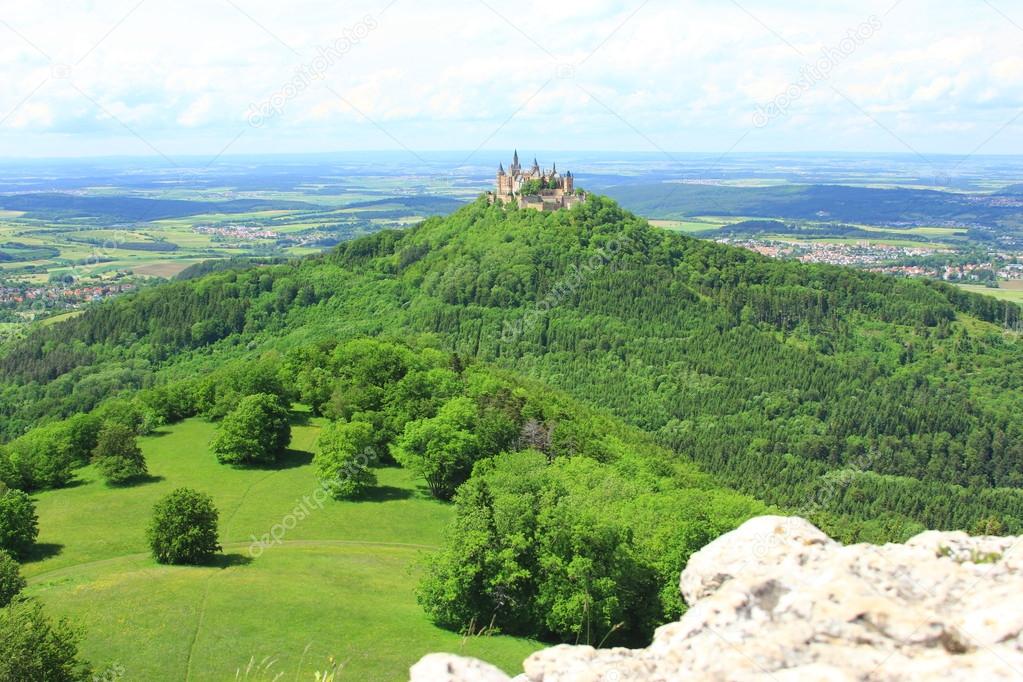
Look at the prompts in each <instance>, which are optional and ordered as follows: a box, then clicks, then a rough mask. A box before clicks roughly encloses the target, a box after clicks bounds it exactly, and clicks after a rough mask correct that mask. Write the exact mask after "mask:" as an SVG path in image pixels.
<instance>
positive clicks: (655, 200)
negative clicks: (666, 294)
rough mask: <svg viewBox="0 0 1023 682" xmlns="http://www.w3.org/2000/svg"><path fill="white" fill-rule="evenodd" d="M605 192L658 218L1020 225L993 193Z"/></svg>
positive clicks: (661, 187) (658, 188) (659, 188)
mask: <svg viewBox="0 0 1023 682" xmlns="http://www.w3.org/2000/svg"><path fill="white" fill-rule="evenodd" d="M607 194H608V195H609V196H611V197H612V198H614V199H615V200H617V201H619V202H620V203H621V204H622V206H624V207H626V208H627V209H629V210H631V211H634V212H636V213H639V214H641V215H644V216H647V217H649V218H659V219H681V218H686V217H692V216H711V215H713V216H744V217H765V218H778V219H783V220H820V219H825V220H829V221H841V222H849V223H861V224H864V223H865V224H868V225H875V224H887V225H893V224H894V225H898V224H902V223H906V222H908V221H915V222H920V223H931V224H935V225H938V224H945V223H949V222H963V223H973V222H979V223H985V224H991V225H1000V224H1005V225H1009V226H1015V227H1019V228H1021V229H1023V207H1021V206H1006V205H1003V204H1001V203H1000V202H999V201H998V200H997V199H998V195H989V196H985V195H966V194H956V193H953V192H939V191H935V190H921V189H904V188H900V189H877V188H871V187H848V186H842V185H783V186H777V187H725V186H719V185H700V184H692V185H688V184H675V183H658V184H648V185H628V186H624V185H623V186H618V187H611V188H608V189H607Z"/></svg>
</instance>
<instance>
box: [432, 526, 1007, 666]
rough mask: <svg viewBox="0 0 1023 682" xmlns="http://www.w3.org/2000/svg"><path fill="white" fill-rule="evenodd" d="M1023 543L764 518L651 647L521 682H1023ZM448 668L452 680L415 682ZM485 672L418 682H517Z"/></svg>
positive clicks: (686, 574)
mask: <svg viewBox="0 0 1023 682" xmlns="http://www.w3.org/2000/svg"><path fill="white" fill-rule="evenodd" d="M1021 540H1023V539H1021V538H998V537H983V538H973V537H969V536H967V535H966V534H965V533H940V532H935V531H929V532H926V533H922V534H920V535H918V536H916V537H915V538H913V539H911V540H910V541H909V542H907V543H906V544H905V545H895V544H889V545H885V546H881V547H879V546H874V545H865V544H864V545H851V546H842V545H840V544H838V543H836V542H834V541H833V540H831V539H830V538H828V537H827V536H826V535H824V533H822V532H821V531H820V530H818V529H817V528H815V527H814V526H813V525H812V524H810V523H809V522H807V521H804V520H803V519H799V518H784V517H777V516H769V517H761V518H756V519H751V520H750V521H748V522H746V523H745V524H743V525H742V526H741V527H740V528H738V529H736V530H735V531H733V532H731V533H728V534H726V535H724V536H722V537H720V538H718V539H717V540H715V541H714V542H712V543H710V544H709V545H707V546H706V547H704V548H703V549H702V550H700V551H699V552H697V553H696V554H695V555H693V557H692V558H691V559H690V561H689V564H688V565H687V566H686V569H685V571H683V573H682V576H681V580H680V587H681V590H682V594H683V596H684V597H685V598H686V601H687V603H689V604H690V608H689V610H688V611H687V612H686V614H685V615H684V616H683V617H682V619H681V620H680V621H678V622H676V623H669V624H667V625H665V626H663V627H661V628H659V629H658V630H657V632H656V633H655V635H654V638H653V642H652V643H651V644H650V646H649V647H647V648H645V649H636V650H630V649H600V650H597V649H593V648H592V647H586V646H558V647H553V648H550V649H546V650H544V651H539V652H537V653H535V654H533V655H532V656H530V657H529V658H528V659H527V660H526V662H525V663H524V666H523V667H524V670H525V677H524V678H521V679H524V680H528V682H640V681H642V682H646V681H649V682H668V681H669V680H736V681H739V682H747V681H749V682H754V681H757V682H767V681H784V682H788V681H792V682H796V681H797V680H798V681H799V682H804V681H813V680H819V681H821V682H846V681H853V680H881V681H890V682H896V681H899V682H901V681H904V680H906V681H908V680H920V679H947V680H964V681H965V680H981V679H983V680H1008V679H1023V549H1021V547H1023V541H1021ZM439 661H443V663H444V666H446V667H445V668H444V669H443V670H444V672H442V673H436V674H437V675H442V674H444V675H447V677H444V676H434V677H424V676H419V677H417V676H416V675H417V671H425V670H426V668H423V667H422V666H423V665H424V663H427V662H431V664H439V663H438V662H439ZM481 665H483V664H480V663H479V662H473V661H469V660H466V659H457V658H453V657H452V658H443V659H438V658H435V656H428V657H427V658H425V659H424V660H423V661H421V662H420V663H419V664H417V666H416V667H415V668H413V677H412V679H413V680H414V681H415V682H419V681H420V680H423V681H425V680H430V681H431V682H432V681H433V680H442V681H444V682H456V681H457V682H463V681H465V682H468V681H469V680H474V681H475V680H487V681H489V680H502V681H506V680H508V678H507V676H504V675H503V674H502V673H499V672H498V673H497V674H498V675H501V676H500V677H497V676H493V674H494V672H497V671H487V673H486V674H489V675H491V677H484V676H483V673H482V672H478V671H482V670H484V669H483V668H480V667H478V666H481ZM472 666H477V667H475V668H474V667H472ZM438 670H439V668H438ZM463 671H464V672H463ZM419 674H423V673H419ZM431 674H434V673H431ZM458 675H462V676H461V677H459V676H458ZM518 679H520V678H516V680H518Z"/></svg>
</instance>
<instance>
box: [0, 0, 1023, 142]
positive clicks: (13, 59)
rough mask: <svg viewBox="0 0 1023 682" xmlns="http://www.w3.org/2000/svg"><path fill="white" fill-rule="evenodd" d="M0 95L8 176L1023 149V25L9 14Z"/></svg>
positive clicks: (490, 5)
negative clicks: (415, 157)
mask: <svg viewBox="0 0 1023 682" xmlns="http://www.w3.org/2000/svg"><path fill="white" fill-rule="evenodd" d="M0 82H2V83H3V84H4V87H3V88H2V90H0V157H21V156H87V155H110V154H125V155H169V156H175V155H179V154H200V155H206V156H210V157H211V158H212V157H214V156H216V155H218V154H224V153H226V154H236V153H264V152H265V153H277V152H317V151H342V150H353V149H360V150H377V149H388V150H402V149H409V150H417V151H418V150H439V149H456V150H476V149H481V150H491V149H493V150H506V149H508V148H510V147H514V146H518V147H520V148H524V149H545V150H618V151H668V152H686V151H697V152H711V153H719V152H720V153H725V152H731V151H734V152H756V151H864V152H905V153H910V154H933V153H940V152H947V153H992V154H1003V153H1023V134H1021V133H1023V7H1021V5H1020V3H1018V2H1011V1H1010V0H960V1H957V2H951V1H949V2H944V1H942V2H935V1H934V0H902V1H901V2H896V1H895V0H881V1H874V0H861V1H859V2H849V1H848V0H844V1H842V2H836V1H831V0H819V1H818V2H814V3H809V2H798V3H797V2H791V1H789V2H781V1H779V0H739V1H738V2H732V1H730V0H647V1H644V0H618V1H615V0H587V1H586V2H580V1H576V0H536V1H534V0H519V1H517V2H499V1H498V0H415V1H414V0H394V1H392V0H372V1H370V0H331V1H330V2H323V1H320V0H291V1H289V2H281V1H280V0H173V1H171V0H142V2H139V0H124V1H122V0H103V1H102V2H100V1H98V0H97V1H86V0H79V1H73V2H69V1H62V0H55V1H54V2H46V3H29V2H22V3H15V2H13V1H12V0H8V1H7V2H4V5H3V9H2V10H0Z"/></svg>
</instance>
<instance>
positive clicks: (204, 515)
mask: <svg viewBox="0 0 1023 682" xmlns="http://www.w3.org/2000/svg"><path fill="white" fill-rule="evenodd" d="M218 519H219V514H218V513H217V508H216V507H215V506H214V505H213V500H212V499H211V498H210V496H209V495H205V494H203V493H200V492H197V491H195V490H191V489H189V488H178V489H177V490H175V491H174V492H172V493H171V494H170V495H168V496H167V497H165V498H163V499H162V500H160V501H159V502H157V503H156V506H154V507H153V521H152V523H151V524H150V526H149V533H148V537H149V546H150V547H151V548H152V550H153V557H154V558H155V559H156V560H157V561H158V562H159V563H161V564H196V565H197V564H202V563H206V562H208V561H209V560H210V559H211V558H212V557H213V555H214V554H216V553H217V552H219V551H220V543H219V542H218V541H217V522H218Z"/></svg>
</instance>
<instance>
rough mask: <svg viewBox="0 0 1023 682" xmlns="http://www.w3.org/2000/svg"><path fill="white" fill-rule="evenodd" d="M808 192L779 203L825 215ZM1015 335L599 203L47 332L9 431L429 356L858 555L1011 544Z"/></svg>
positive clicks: (444, 232) (953, 295) (449, 233)
mask: <svg viewBox="0 0 1023 682" xmlns="http://www.w3.org/2000/svg"><path fill="white" fill-rule="evenodd" d="M716 189H720V188H715V190H716ZM680 191H687V192H692V194H691V195H690V197H691V198H692V197H699V196H700V193H701V192H704V191H706V188H686V187H682V188H680ZM816 191H817V190H812V191H811V190H807V189H806V188H802V189H800V188H791V189H789V190H786V191H776V194H775V196H776V197H781V198H784V197H785V196H786V195H788V199H786V201H791V202H794V204H792V205H796V206H802V208H801V209H800V210H803V211H807V212H809V211H811V209H812V207H815V206H819V204H818V203H816V201H815V200H814V199H813V197H814V196H816V194H815V192H816ZM821 191H824V190H821ZM829 191H830V190H829ZM843 191H844V190H840V191H839V192H840V194H841V192H843ZM807 192H809V193H807ZM928 194H934V193H928ZM939 194H940V193H939ZM900 195H902V193H898V194H895V195H891V196H900ZM744 196H747V194H746V193H745V192H740V193H738V194H736V195H735V197H737V199H736V202H735V206H734V209H733V210H735V211H736V212H740V213H741V212H743V210H744V207H743V206H742V205H741V201H740V199H741V198H742V197H744ZM847 196H849V197H850V201H851V198H852V197H857V196H858V197H861V198H863V197H865V196H867V195H865V194H862V193H861V192H859V191H856V192H852V193H849V194H848V195H847ZM879 196H880V197H883V196H889V195H879ZM910 196H912V193H911V194H910ZM800 197H801V198H800ZM938 199H939V203H940V199H941V198H940V197H938ZM779 200H780V199H779ZM706 201H708V202H709V201H710V200H709V199H706ZM863 201H866V199H863ZM921 201H923V199H922V198H921ZM883 205H884V204H883V202H882V206H883ZM706 209H707V206H706V205H703V206H701V207H700V208H699V209H687V210H689V211H691V212H692V213H702V212H705V211H706ZM884 210H887V209H884ZM892 210H894V209H892ZM1020 319H1021V311H1020V308H1019V307H1018V306H1016V305H1015V304H1011V303H1006V302H1000V301H996V300H995V299H993V298H989V297H986V296H981V295H975V294H969V293H965V292H962V291H960V290H958V289H956V288H954V287H951V286H948V285H945V284H942V283H937V282H925V281H919V280H902V279H895V278H889V277H884V276H880V275H874V274H871V273H867V272H862V271H857V270H850V269H843V268H837V267H829V266H820V265H806V264H802V263H796V262H785V261H774V260H770V259H767V258H762V257H760V256H757V255H756V254H753V253H750V252H748V251H745V250H740V249H736V248H730V247H727V246H724V245H720V244H715V243H713V242H708V241H705V240H697V239H692V238H689V237H685V236H681V235H678V234H673V233H669V232H667V231H662V230H658V229H655V228H652V227H650V226H649V225H648V224H647V223H646V222H645V221H644V220H642V219H639V218H637V217H635V216H634V215H632V214H630V213H627V212H626V211H624V210H622V209H621V208H620V207H619V206H618V205H616V204H615V203H614V202H612V201H610V200H607V199H603V198H594V199H592V200H591V201H589V202H588V203H587V204H586V205H584V206H582V207H580V208H578V209H575V210H572V211H562V212H557V213H550V214H541V213H537V212H534V211H517V210H512V211H508V212H505V211H504V210H503V209H500V208H495V207H489V206H487V205H486V203H485V202H476V203H474V204H471V205H468V206H465V207H463V208H461V209H459V210H458V211H457V212H455V213H454V214H452V215H450V216H447V217H444V218H431V219H428V220H426V221H425V222H424V223H422V224H421V225H419V226H417V227H416V228H414V229H410V230H408V231H385V232H381V233H378V234H376V235H373V236H370V237H365V238H361V239H357V240H355V241H352V242H349V243H346V244H343V245H341V246H339V247H338V248H337V249H336V250H335V251H334V252H332V253H330V254H326V255H321V256H316V257H310V258H307V259H304V260H301V261H297V262H293V263H289V264H285V265H276V266H269V267H259V268H256V269H252V270H246V271H241V272H239V271H236V270H232V271H228V272H220V273H214V274H211V275H209V276H206V277H202V278H200V279H195V280H190V281H184V282H175V283H171V284H167V285H162V286H159V287H155V288H152V289H147V290H143V291H141V292H139V293H138V294H135V295H131V296H128V297H124V298H120V299H117V300H114V301H111V302H108V303H104V304H102V305H98V306H95V307H93V308H91V309H89V310H88V311H87V312H85V313H84V314H83V315H80V316H79V317H76V318H74V319H72V320H69V321H67V322H63V323H61V324H57V325H53V326H52V327H48V328H43V329H38V330H36V331H34V332H33V333H32V334H30V335H29V336H28V337H27V338H26V339H24V340H22V341H19V342H17V343H15V344H14V345H12V346H10V347H8V348H6V349H4V351H3V353H2V357H0V376H2V379H3V380H2V383H0V396H2V398H0V413H2V414H3V415H4V417H5V419H4V428H5V430H6V433H7V434H8V436H10V435H12V434H15V433H18V432H20V430H21V429H23V428H24V427H25V426H26V425H28V424H30V423H32V422H34V421H36V420H39V419H45V418H48V417H49V416H52V415H57V414H69V413H71V412H74V411H78V410H83V409H88V408H89V407H91V405H92V404H94V403H95V401H97V400H99V399H101V398H102V397H105V396H108V395H110V394H111V393H112V392H115V391H117V390H119V389H125V390H132V389H133V388H134V387H137V386H140V385H143V384H147V383H150V382H152V381H154V380H158V379H160V378H168V377H174V376H194V375H196V374H197V373H201V372H206V371H209V370H210V369H212V368H215V367H217V366H219V365H220V364H222V363H224V362H226V361H228V360H232V359H239V358H249V357H255V356H256V355H258V354H260V353H267V352H269V353H286V352H288V351H289V350H290V349H293V348H295V347H296V346H297V345H300V344H307V343H313V342H316V341H320V340H322V341H331V342H336V341H337V340H339V339H345V338H353V337H356V336H363V335H371V336H375V335H393V336H397V337H401V338H405V337H417V336H422V335H427V336H429V337H431V338H434V339H437V340H438V341H439V342H440V343H441V344H442V345H443V346H444V347H445V348H448V349H451V350H453V351H456V352H457V353H459V354H460V355H463V356H470V357H475V358H479V359H481V360H484V361H488V362H492V363H495V364H497V365H500V366H504V367H506V368H508V369H510V370H514V371H515V372H518V373H521V374H526V375H529V376H531V377H534V378H536V379H539V380H542V381H544V382H546V383H548V384H550V385H552V386H554V387H556V388H559V389H563V390H565V391H567V392H569V393H571V394H573V395H574V396H576V397H577V398H579V399H581V400H584V401H587V402H588V403H590V404H592V405H595V406H597V407H599V408H603V409H607V410H610V411H612V412H613V413H614V414H616V415H618V416H620V417H622V418H624V419H626V420H627V421H629V422H630V423H631V424H633V425H635V426H638V427H639V428H642V429H644V430H646V431H647V432H649V433H651V434H654V435H655V436H656V437H657V438H658V440H659V441H660V442H661V443H663V444H665V445H668V446H670V447H671V448H673V449H674V450H675V451H676V452H677V453H679V454H680V456H686V457H690V458H692V459H695V460H696V461H697V462H699V463H700V464H701V465H702V466H703V467H704V468H706V469H707V470H708V471H710V472H712V473H713V474H714V475H716V476H717V477H719V478H720V480H722V481H724V482H726V483H727V484H730V485H733V486H736V487H738V488H740V489H741V490H743V491H746V492H750V493H752V494H755V495H757V496H758V497H760V498H761V499H763V500H765V501H767V502H769V503H776V504H779V505H783V506H786V507H789V508H794V509H796V508H798V509H803V508H809V509H810V511H811V512H812V516H813V518H814V520H815V521H817V522H818V523H823V524H824V525H825V526H827V527H828V528H829V530H831V531H832V532H836V533H838V534H840V535H841V536H842V537H844V538H849V539H855V538H871V539H885V538H895V537H899V538H901V537H903V536H905V535H906V533H908V532H910V531H914V530H919V529H920V528H921V527H922V525H926V526H928V527H939V528H971V527H972V526H973V525H974V524H979V523H981V522H982V521H985V520H989V517H995V518H996V519H997V521H998V523H999V524H1001V527H1003V528H1005V529H1006V530H1007V531H1011V532H1019V531H1020V530H1023V491H1020V488H1023V470H1021V469H1020V466H1019V462H1021V461H1023V424H1021V423H1020V421H1019V419H1018V415H1019V414H1023V346H1021V345H1020V344H1019V343H1018V342H1017V341H1016V337H1015V336H1014V335H1013V334H1012V333H1011V332H1007V331H1006V330H1005V328H1006V327H1008V328H1009V329H1016V328H1018V326H1019V324H1020Z"/></svg>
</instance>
